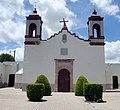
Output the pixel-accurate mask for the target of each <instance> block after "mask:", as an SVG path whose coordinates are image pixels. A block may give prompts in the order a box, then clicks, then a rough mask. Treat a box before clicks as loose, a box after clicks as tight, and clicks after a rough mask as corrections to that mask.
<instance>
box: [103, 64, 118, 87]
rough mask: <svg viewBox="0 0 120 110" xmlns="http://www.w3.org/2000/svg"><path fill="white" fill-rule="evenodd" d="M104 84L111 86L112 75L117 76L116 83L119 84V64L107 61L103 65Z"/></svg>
mask: <svg viewBox="0 0 120 110" xmlns="http://www.w3.org/2000/svg"><path fill="white" fill-rule="evenodd" d="M105 68H106V70H105V78H106V84H107V85H109V86H110V88H111V89H112V88H113V76H118V84H119V85H120V64H115V63H112V64H111V63H108V64H106V65H105ZM119 88H120V86H119Z"/></svg>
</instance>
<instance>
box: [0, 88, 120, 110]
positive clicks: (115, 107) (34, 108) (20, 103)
mask: <svg viewBox="0 0 120 110" xmlns="http://www.w3.org/2000/svg"><path fill="white" fill-rule="evenodd" d="M103 99H104V100H106V101H107V103H87V102H85V99H84V97H76V96H74V93H52V96H48V97H46V96H44V98H43V101H42V102H30V101H28V99H27V97H26V92H22V91H21V90H20V89H14V88H1V89H0V110H120V92H115V93H111V92H109V93H104V97H103Z"/></svg>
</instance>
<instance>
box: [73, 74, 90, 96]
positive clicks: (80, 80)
mask: <svg viewBox="0 0 120 110" xmlns="http://www.w3.org/2000/svg"><path fill="white" fill-rule="evenodd" d="M84 83H88V81H87V79H86V78H85V77H84V76H80V77H79V78H78V80H77V82H76V87H75V95H76V96H83V86H84Z"/></svg>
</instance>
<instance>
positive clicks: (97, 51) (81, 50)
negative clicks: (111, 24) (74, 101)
mask: <svg viewBox="0 0 120 110" xmlns="http://www.w3.org/2000/svg"><path fill="white" fill-rule="evenodd" d="M103 19H104V18H103V17H101V16H99V15H98V14H97V12H96V11H95V10H94V12H93V13H92V15H91V16H90V17H89V18H88V22H87V24H88V39H87V40H84V39H83V38H80V37H79V36H76V34H75V33H72V32H70V31H69V29H68V28H67V25H66V21H65V19H63V21H61V22H63V27H61V30H60V31H59V32H57V33H55V34H54V35H52V36H51V37H49V38H48V39H47V40H43V36H44V35H43V36H42V24H43V21H42V18H41V16H40V15H39V14H38V13H37V11H36V9H35V10H34V11H33V13H32V14H31V15H29V16H28V17H26V35H25V43H24V44H25V51H24V66H23V73H20V74H19V72H18V73H16V74H15V85H14V86H15V87H16V88H22V90H23V91H25V90H26V84H27V83H34V82H35V80H36V78H37V77H38V76H39V75H41V74H44V75H45V76H47V78H48V79H49V81H50V84H51V87H52V91H56V92H72V91H74V86H75V83H76V80H77V79H78V77H79V76H81V75H83V76H85V77H86V78H87V79H88V81H89V82H90V83H100V84H103V87H104V90H107V89H118V88H120V64H105V53H104V45H105V43H104V27H103V25H104V23H103ZM95 34H96V35H95ZM7 77H8V76H7ZM8 80H9V77H8V78H7V80H6V81H7V82H6V83H8Z"/></svg>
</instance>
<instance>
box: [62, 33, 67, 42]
mask: <svg viewBox="0 0 120 110" xmlns="http://www.w3.org/2000/svg"><path fill="white" fill-rule="evenodd" d="M62 41H63V43H66V42H67V35H66V34H63V36H62Z"/></svg>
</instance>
